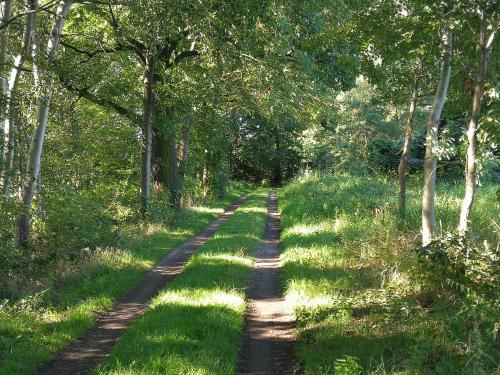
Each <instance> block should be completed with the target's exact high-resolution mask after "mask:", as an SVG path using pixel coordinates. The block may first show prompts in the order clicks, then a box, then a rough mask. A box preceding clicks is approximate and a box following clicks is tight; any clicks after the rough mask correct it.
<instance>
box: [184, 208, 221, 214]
mask: <svg viewBox="0 0 500 375" xmlns="http://www.w3.org/2000/svg"><path fill="white" fill-rule="evenodd" d="M189 211H192V212H196V213H200V214H213V215H220V214H222V213H223V212H224V209H223V208H214V207H205V206H192V207H190V208H189Z"/></svg>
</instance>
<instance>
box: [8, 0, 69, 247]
mask: <svg viewBox="0 0 500 375" xmlns="http://www.w3.org/2000/svg"><path fill="white" fill-rule="evenodd" d="M71 5H73V0H61V1H60V2H59V5H58V6H57V10H56V14H55V20H54V25H53V27H52V32H51V34H50V38H49V40H48V43H47V62H48V64H49V66H54V65H55V63H56V54H57V48H58V46H59V42H60V40H61V34H62V29H63V26H64V20H65V18H66V16H67V14H68V12H69V10H70V8H71ZM41 76H43V79H41V81H40V85H41V87H40V88H41V90H40V98H39V99H38V109H37V124H36V127H35V130H34V133H33V138H32V139H31V145H30V151H29V161H28V176H27V179H26V181H25V185H24V188H23V212H22V213H21V214H20V215H19V216H18V217H17V219H16V221H17V244H18V245H20V246H27V244H28V240H29V231H30V218H29V214H30V209H31V205H32V203H33V195H34V193H35V188H36V183H37V179H38V174H39V173H40V162H41V157H42V150H43V142H44V139H45V131H46V129H47V122H48V118H49V107H50V101H51V99H52V85H53V81H54V77H53V74H52V73H51V72H50V71H45V72H44V73H43V74H42V75H41ZM42 86H43V87H42Z"/></svg>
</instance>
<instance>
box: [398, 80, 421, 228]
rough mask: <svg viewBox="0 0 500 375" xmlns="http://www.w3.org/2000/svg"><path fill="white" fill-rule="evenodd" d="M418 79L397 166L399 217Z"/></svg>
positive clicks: (403, 204)
mask: <svg viewBox="0 0 500 375" xmlns="http://www.w3.org/2000/svg"><path fill="white" fill-rule="evenodd" d="M418 87H419V86H418V79H417V78H415V81H414V83H413V88H412V93H411V99H410V105H409V107H408V115H407V119H406V130H405V134H404V138H403V151H402V153H401V159H400V161H399V166H398V176H399V213H400V215H401V217H403V218H404V217H405V216H406V200H407V197H406V166H407V165H408V157H409V155H410V143H411V137H412V134H413V122H414V119H415V110H416V108H417V99H418Z"/></svg>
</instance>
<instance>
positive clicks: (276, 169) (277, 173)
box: [271, 129, 283, 187]
mask: <svg viewBox="0 0 500 375" xmlns="http://www.w3.org/2000/svg"><path fill="white" fill-rule="evenodd" d="M274 147H275V158H274V163H273V164H274V165H273V175H272V181H271V183H272V185H273V186H277V187H280V186H281V185H282V183H283V171H282V168H281V142H280V135H279V132H278V130H277V129H276V130H275V133H274Z"/></svg>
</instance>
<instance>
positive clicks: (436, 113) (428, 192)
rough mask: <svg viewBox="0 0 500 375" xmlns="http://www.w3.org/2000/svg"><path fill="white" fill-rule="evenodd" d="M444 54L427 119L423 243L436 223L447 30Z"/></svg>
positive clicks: (447, 73) (447, 69) (449, 43)
mask: <svg viewBox="0 0 500 375" xmlns="http://www.w3.org/2000/svg"><path fill="white" fill-rule="evenodd" d="M442 49H443V56H442V62H441V74H440V77H439V82H438V85H437V88H436V93H435V94H434V100H433V102H432V108H431V111H430V113H429V117H428V119H427V136H426V148H425V160H424V187H423V196H422V245H423V246H426V245H428V244H429V243H430V242H431V241H432V237H433V235H434V225H435V212H434V211H435V208H434V195H435V189H436V158H435V156H434V148H435V147H436V145H437V142H438V131H439V122H440V119H441V112H442V110H443V107H444V103H445V101H446V94H447V92H448V84H449V82H450V76H451V58H452V34H451V32H450V31H448V30H446V31H444V32H443V34H442Z"/></svg>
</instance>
